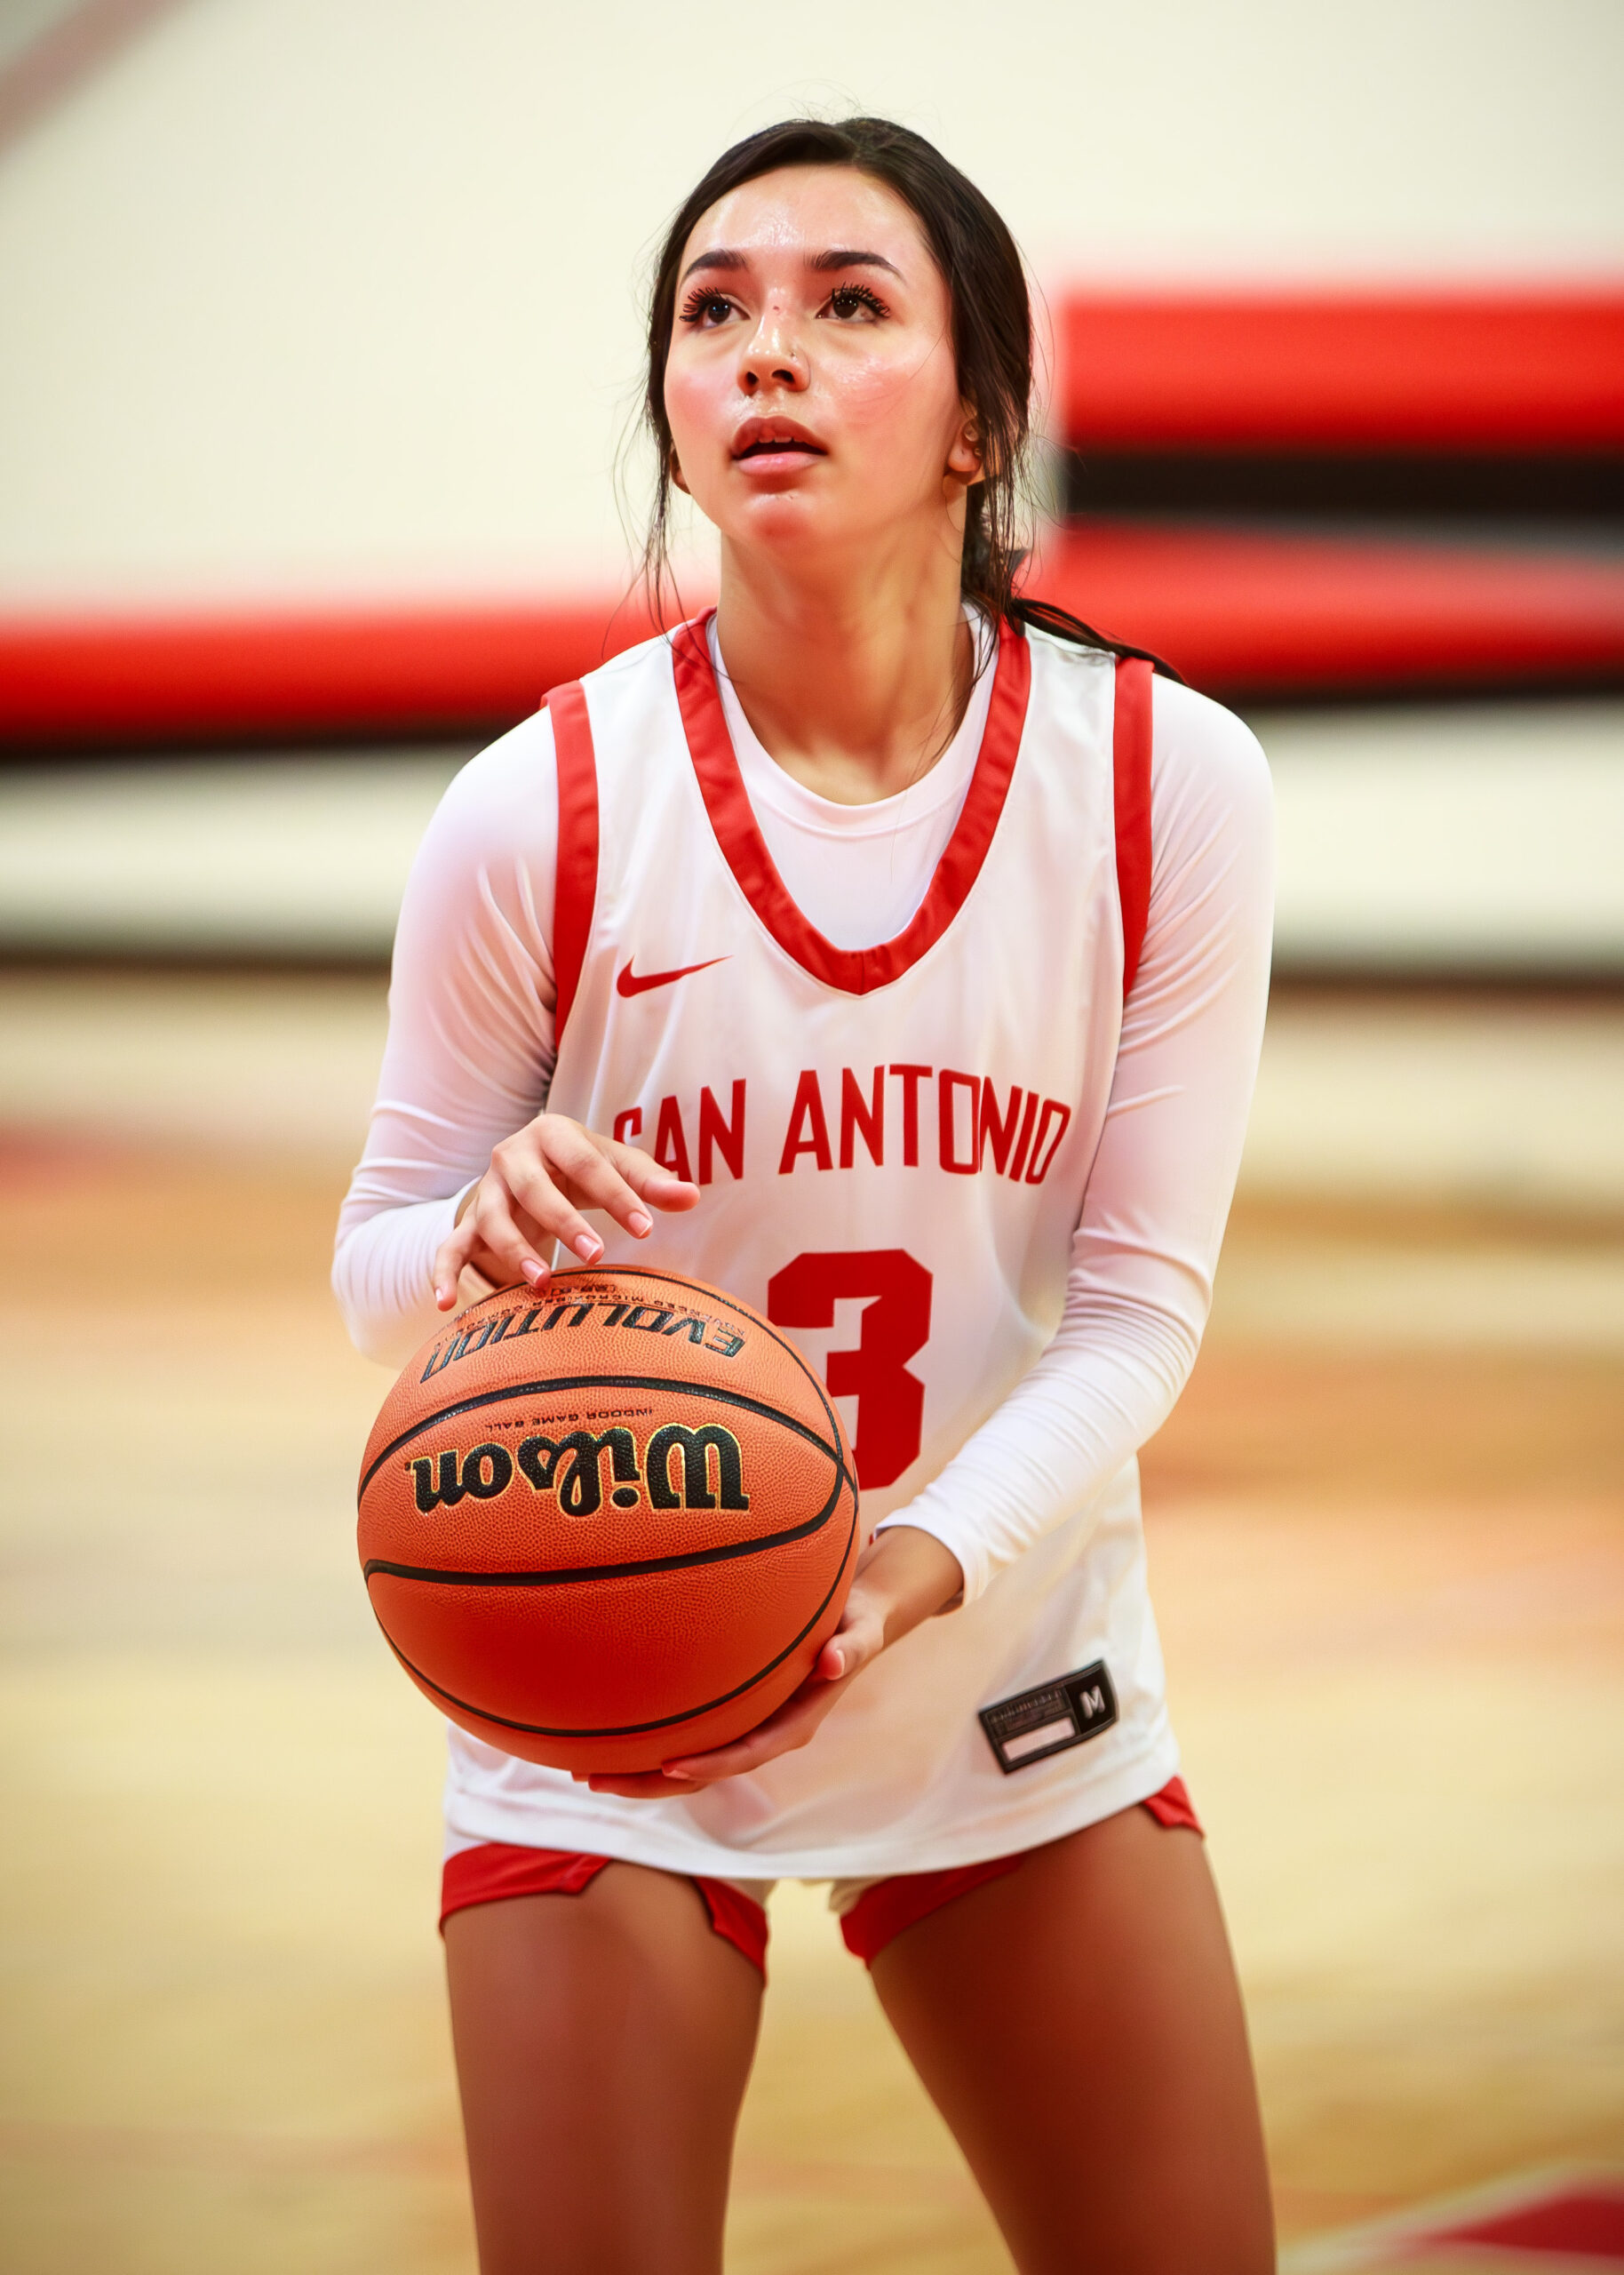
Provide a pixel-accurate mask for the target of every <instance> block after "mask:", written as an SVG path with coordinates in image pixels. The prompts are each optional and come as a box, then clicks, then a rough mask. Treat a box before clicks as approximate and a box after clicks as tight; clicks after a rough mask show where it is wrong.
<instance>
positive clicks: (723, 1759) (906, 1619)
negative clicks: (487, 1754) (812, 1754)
mask: <svg viewBox="0 0 1624 2275" xmlns="http://www.w3.org/2000/svg"><path fill="white" fill-rule="evenodd" d="M963 1588H964V1574H963V1572H962V1571H961V1570H960V1569H959V1559H958V1558H957V1557H956V1556H955V1555H954V1554H953V1553H952V1551H951V1549H949V1548H943V1545H942V1543H941V1542H940V1541H939V1540H937V1539H936V1538H935V1537H934V1535H932V1534H930V1533H927V1532H920V1531H919V1529H918V1528H917V1527H916V1526H913V1525H896V1526H895V1527H893V1528H892V1529H891V1530H889V1531H888V1532H882V1533H880V1534H878V1535H877V1536H876V1537H875V1538H874V1539H873V1540H872V1541H871V1542H870V1543H869V1545H868V1546H867V1547H866V1548H865V1549H864V1552H863V1553H862V1555H861V1556H860V1557H859V1558H858V1560H857V1569H856V1577H854V1579H853V1581H852V1584H851V1593H850V1594H849V1595H848V1597H847V1599H846V1609H845V1611H844V1612H843V1613H842V1615H841V1617H840V1625H839V1626H838V1627H837V1628H836V1629H835V1631H834V1633H833V1634H832V1636H831V1637H830V1638H829V1640H828V1641H827V1642H826V1643H825V1644H824V1648H823V1649H822V1650H821V1651H820V1652H819V1654H818V1657H817V1664H816V1666H815V1667H814V1668H813V1670H812V1672H811V1673H810V1674H809V1675H808V1677H807V1679H806V1680H805V1681H804V1682H803V1683H802V1684H801V1686H800V1689H799V1690H797V1691H794V1692H793V1693H792V1695H791V1696H789V1697H788V1698H786V1699H785V1700H784V1704H783V1705H782V1706H780V1707H779V1709H778V1711H777V1712H776V1714H769V1715H768V1719H767V1720H766V1721H764V1722H762V1723H760V1725H759V1726H758V1727H757V1728H755V1729H753V1730H749V1731H746V1733H745V1735H744V1736H743V1737H742V1738H736V1739H735V1740H734V1742H733V1744H731V1745H720V1746H718V1747H717V1748H716V1749H715V1751H714V1752H711V1753H689V1754H683V1755H681V1756H680V1757H678V1758H677V1759H675V1760H671V1761H668V1762H666V1764H665V1767H664V1768H662V1769H650V1770H646V1771H643V1772H642V1773H641V1774H633V1775H632V1776H625V1777H613V1776H597V1775H595V1774H594V1775H593V1776H586V1775H585V1773H583V1772H581V1771H577V1773H576V1779H577V1784H585V1785H590V1786H591V1788H592V1790H593V1792H594V1793H621V1794H624V1795H625V1797H626V1799H627V1800H638V1801H642V1800H665V1801H668V1800H673V1799H675V1798H676V1796H677V1795H679V1794H683V1793H697V1792H700V1791H701V1790H702V1789H703V1788H704V1787H705V1786H706V1785H714V1784H716V1783H717V1781H718V1780H719V1779H720V1778H722V1777H741V1776H744V1773H745V1771H746V1770H751V1769H760V1767H761V1766H762V1764H763V1763H764V1762H768V1761H771V1760H774V1759H775V1758H776V1756H777V1755H779V1754H781V1753H792V1752H794V1751H795V1749H796V1748H797V1746H803V1745H805V1744H807V1743H808V1740H809V1739H810V1738H811V1737H812V1736H813V1734H814V1733H815V1732H816V1728H817V1727H818V1724H819V1723H820V1722H821V1721H822V1720H823V1719H824V1715H825V1714H827V1713H828V1712H829V1710H830V1708H831V1707H832V1705H833V1704H834V1703H835V1701H836V1700H837V1699H838V1698H840V1696H842V1695H843V1693H844V1692H845V1691H846V1689H847V1688H848V1686H849V1685H850V1684H852V1683H854V1682H855V1681H856V1679H857V1677H858V1676H859V1675H860V1674H861V1673H862V1672H863V1670H864V1667H865V1666H867V1665H868V1664H870V1662H871V1661H872V1660H874V1659H877V1658H878V1657H879V1656H880V1653H881V1651H883V1650H884V1649H885V1648H886V1647H887V1645H888V1644H890V1643H895V1642H896V1640H897V1638H898V1636H899V1635H905V1634H906V1633H907V1632H908V1631H909V1629H910V1628H911V1627H917V1626H918V1625H919V1623H920V1621H921V1620H925V1619H928V1618H930V1617H931V1616H932V1614H933V1613H935V1612H938V1611H945V1610H946V1609H947V1608H948V1606H949V1605H950V1604H951V1603H953V1602H955V1601H956V1600H957V1599H958V1597H959V1594H960V1593H962V1591H963Z"/></svg>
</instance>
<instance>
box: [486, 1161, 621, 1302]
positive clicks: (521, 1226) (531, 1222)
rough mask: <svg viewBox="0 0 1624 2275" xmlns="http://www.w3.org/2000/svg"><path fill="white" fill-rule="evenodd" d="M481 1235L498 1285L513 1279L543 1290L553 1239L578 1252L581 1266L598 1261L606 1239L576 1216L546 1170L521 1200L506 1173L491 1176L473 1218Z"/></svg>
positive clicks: (490, 1272) (530, 1184)
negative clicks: (546, 1253) (601, 1237)
mask: <svg viewBox="0 0 1624 2275" xmlns="http://www.w3.org/2000/svg"><path fill="white" fill-rule="evenodd" d="M465 1221H466V1222H469V1223H472V1224H473V1225H474V1227H475V1230H476V1233H477V1243H478V1244H477V1246H476V1248H475V1249H474V1253H475V1254H476V1255H477V1254H478V1253H479V1252H480V1250H481V1249H484V1250H486V1251H488V1252H489V1255H490V1259H491V1262H490V1263H482V1265H481V1269H482V1271H483V1272H484V1273H486V1275H487V1277H490V1276H492V1271H493V1266H494V1277H495V1278H496V1281H497V1282H498V1285H501V1284H502V1283H504V1282H506V1281H511V1280H525V1281H529V1284H530V1286H531V1287H532V1288H539V1287H540V1286H541V1285H542V1283H543V1282H544V1281H545V1280H546V1278H547V1276H548V1268H549V1267H548V1264H547V1259H546V1255H545V1250H546V1249H550V1248H551V1247H552V1245H553V1241H561V1242H562V1243H563V1245H564V1246H565V1247H566V1248H568V1249H572V1250H573V1251H574V1253H575V1254H576V1255H577V1256H578V1257H580V1259H581V1261H582V1263H583V1264H595V1263H596V1262H597V1260H598V1258H599V1257H601V1255H602V1253H603V1242H602V1241H601V1240H600V1239H599V1237H598V1235H597V1233H594V1232H593V1228H592V1226H591V1225H589V1224H588V1223H587V1222H586V1219H585V1217H582V1216H580V1215H578V1214H577V1211H576V1210H575V1209H572V1208H571V1207H570V1205H569V1201H566V1200H565V1199H564V1197H563V1195H562V1193H560V1192H559V1191H558V1189H557V1187H556V1186H555V1185H553V1183H552V1182H551V1180H550V1179H549V1178H548V1177H546V1175H545V1172H540V1171H538V1172H537V1176H536V1177H534V1178H533V1179H531V1180H530V1181H529V1184H528V1185H527V1189H526V1191H525V1192H524V1193H523V1196H522V1198H521V1199H516V1198H515V1196H514V1194H513V1193H512V1192H511V1191H510V1190H509V1187H508V1184H507V1181H506V1175H503V1176H498V1177H492V1178H491V1179H490V1182H489V1184H488V1185H487V1187H486V1189H485V1190H484V1191H483V1192H482V1193H481V1195H480V1198H479V1201H478V1202H477V1203H476V1205H475V1207H474V1209H473V1210H472V1212H471V1214H470V1216H469V1217H467V1218H466V1219H465Z"/></svg>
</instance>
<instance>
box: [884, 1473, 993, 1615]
mask: <svg viewBox="0 0 1624 2275" xmlns="http://www.w3.org/2000/svg"><path fill="white" fill-rule="evenodd" d="M893 1525H912V1527H913V1529H914V1530H915V1532H927V1533H928V1534H929V1535H930V1537H931V1538H932V1539H933V1540H939V1541H940V1542H941V1544H942V1545H943V1548H945V1549H946V1550H947V1551H948V1552H949V1553H950V1554H951V1555H953V1556H956V1557H957V1558H958V1560H959V1570H960V1571H961V1572H962V1573H963V1574H964V1595H963V1599H962V1600H961V1601H960V1603H959V1606H958V1607H957V1608H959V1610H960V1611H962V1610H963V1608H964V1606H965V1605H966V1604H969V1603H974V1602H975V1599H976V1597H977V1596H979V1595H981V1594H983V1593H985V1590H986V1588H987V1585H988V1584H989V1582H990V1581H991V1577H992V1564H991V1559H990V1558H989V1556H988V1554H987V1552H986V1548H985V1546H984V1545H983V1543H982V1542H980V1541H979V1540H977V1539H976V1538H975V1535H974V1533H973V1532H972V1530H971V1529H970V1527H969V1526H967V1524H965V1523H964V1522H963V1521H962V1520H958V1521H955V1519H954V1517H953V1516H952V1514H951V1512H950V1511H948V1510H945V1509H938V1508H935V1507H933V1506H932V1505H931V1499H930V1492H929V1489H928V1488H927V1489H926V1491H925V1492H923V1493H922V1494H921V1495H920V1496H919V1499H918V1500H917V1501H911V1502H910V1503H909V1504H908V1505H907V1507H906V1508H903V1509H893V1510H892V1512H891V1513H890V1515H889V1516H888V1517H881V1518H880V1522H879V1523H878V1524H877V1525H876V1526H875V1527H874V1537H875V1538H876V1539H878V1538H879V1537H880V1534H881V1533H882V1532H888V1531H889V1530H890V1529H891V1528H892V1526H893Z"/></svg>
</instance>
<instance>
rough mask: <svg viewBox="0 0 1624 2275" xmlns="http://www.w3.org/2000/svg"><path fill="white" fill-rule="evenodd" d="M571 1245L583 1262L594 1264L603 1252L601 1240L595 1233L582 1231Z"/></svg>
mask: <svg viewBox="0 0 1624 2275" xmlns="http://www.w3.org/2000/svg"><path fill="white" fill-rule="evenodd" d="M573 1246H574V1249H575V1252H576V1254H577V1256H578V1257H580V1259H581V1261H582V1263H583V1264H596V1262H597V1261H598V1258H599V1257H601V1255H602V1253H603V1242H602V1241H601V1240H600V1239H599V1238H598V1235H597V1234H596V1233H582V1234H581V1236H580V1238H579V1239H578V1240H577V1241H575V1242H574V1243H573Z"/></svg>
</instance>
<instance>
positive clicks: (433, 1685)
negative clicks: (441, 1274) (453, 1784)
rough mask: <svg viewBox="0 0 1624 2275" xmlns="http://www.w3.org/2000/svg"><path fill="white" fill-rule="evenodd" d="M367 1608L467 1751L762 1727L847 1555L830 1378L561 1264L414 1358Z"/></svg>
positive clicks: (655, 1285) (592, 1746) (386, 1464)
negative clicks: (476, 1745)
mask: <svg viewBox="0 0 1624 2275" xmlns="http://www.w3.org/2000/svg"><path fill="white" fill-rule="evenodd" d="M359 1503H360V1522H359V1526H358V1532H357V1538H358V1545H359V1548H360V1552H361V1563H362V1572H363V1574H364V1575H365V1577H366V1584H367V1592H368V1594H369V1596H370V1599H371V1603H372V1608H373V1611H374V1612H375V1614H376V1615H377V1617H378V1624H379V1625H380V1626H381V1627H382V1629H383V1631H384V1634H385V1636H386V1638H387V1640H388V1641H389V1644H390V1646H391V1648H393V1650H394V1653H395V1656H397V1658H399V1660H400V1662H401V1664H402V1666H403V1667H404V1668H405V1670H406V1672H407V1673H408V1674H409V1675H410V1677H411V1679H412V1680H413V1681H414V1682H415V1683H416V1684H417V1685H418V1688H419V1689H420V1690H422V1691H423V1692H424V1693H425V1695H426V1696H427V1697H429V1698H430V1699H432V1700H433V1701H434V1704H435V1705H436V1706H438V1707H439V1708H440V1709H441V1710H442V1712H444V1713H446V1714H448V1715H450V1718H451V1720H453V1721H455V1722H458V1723H459V1724H460V1725H461V1727H462V1728H464V1729H466V1730H469V1731H471V1732H472V1733H473V1734H474V1736H475V1737H480V1738H483V1739H485V1740H486V1741H487V1743H488V1744H491V1745H494V1746H499V1747H500V1748H501V1749H502V1751H503V1752H506V1753H513V1754H519V1755H521V1756H522V1757H523V1759H524V1760H528V1761H539V1762H547V1763H551V1764H552V1765H553V1766H554V1767H555V1768H561V1769H581V1770H601V1771H606V1772H607V1771H614V1770H622V1771H624V1770H635V1769H650V1768H657V1767H658V1766H659V1764H660V1763H661V1762H663V1761H669V1760H672V1759H673V1757H674V1756H676V1755H678V1754H683V1753H695V1752H702V1751H704V1750H705V1748H707V1747H710V1746H715V1745H723V1744H727V1743H728V1741H729V1740H730V1739H732V1738H736V1737H738V1736H742V1735H743V1733H744V1731H746V1730H749V1729H753V1728H754V1727H755V1726H756V1724H757V1723H758V1722H760V1721H763V1720H765V1719H766V1717H767V1716H768V1714H770V1713H772V1712H773V1711H774V1710H775V1708H776V1707H778V1706H780V1705H782V1704H783V1703H784V1700H785V1699H786V1698H787V1697H788V1696H789V1695H790V1693H791V1692H792V1690H793V1689H794V1688H796V1686H797V1685H798V1684H799V1683H800V1682H801V1681H803V1680H805V1678H806V1676H807V1675H808V1673H809V1672H811V1669H812V1667H813V1664H815V1662H816V1658H817V1655H818V1653H819V1651H820V1650H821V1649H822V1648H823V1646H824V1642H825V1641H826V1640H827V1639H828V1637H829V1636H830V1635H831V1634H832V1632H833V1630H834V1628H835V1625H836V1624H837V1623H838V1621H839V1619H840V1611H841V1608H842V1607H843V1606H844V1603H845V1600H846V1594H847V1591H848V1588H849V1586H850V1585H851V1575H852V1569H853V1567H854V1565H855V1564H856V1558H857V1554H858V1552H859V1550H860V1549H861V1547H862V1545H863V1533H862V1529H861V1527H860V1524H859V1520H858V1510H857V1488H856V1472H855V1470H854V1468H853V1465H852V1458H851V1453H850V1449H849V1448H848V1445H847V1442H846V1437H845V1433H844V1432H843V1430H842V1429H841V1426H840V1417H839V1416H838V1415H837V1414H836V1412H835V1410H834V1408H833V1406H832V1404H831V1402H830V1401H829V1398H828V1396H827V1394H826V1393H825V1392H824V1386H823V1385H822V1384H821V1383H820V1382H819V1381H818V1379H817V1377H816V1375H815V1374H814V1373H813V1372H812V1370H811V1369H810V1368H809V1367H808V1364H807V1362H806V1361H805V1360H804V1359H803V1358H802V1357H801V1356H800V1353H799V1352H798V1351H797V1350H796V1349H795V1348H794V1346H793V1345H792V1344H790V1343H788V1342H786V1341H785V1340H784V1337H782V1336H781V1335H780V1334H779V1333H778V1332H777V1330H776V1329H775V1328H773V1327H770V1326H769V1325H768V1322H767V1321H765V1320H764V1319H762V1318H761V1317H760V1314H759V1313H755V1312H753V1311H752V1310H751V1309H750V1308H749V1306H748V1305H744V1304H741V1303H739V1302H738V1301H737V1300H736V1298H735V1297H731V1296H727V1295H723V1294H722V1293H721V1292H720V1289H715V1288H707V1287H705V1285H704V1284H703V1283H702V1282H700V1281H693V1280H683V1279H680V1278H678V1277H677V1276H676V1275H675V1274H674V1273H664V1272H651V1271H641V1270H610V1271H594V1272H560V1273H554V1274H553V1278H552V1280H551V1281H549V1283H548V1285H547V1286H546V1288H545V1289H544V1290H543V1291H542V1292H541V1294H540V1295H537V1294H536V1293H535V1292H534V1291H533V1290H532V1289H529V1288H506V1289H500V1290H498V1293H496V1294H494V1295H491V1296H487V1297H485V1298H484V1299H483V1300H482V1302H480V1303H477V1304H474V1305H471V1306H470V1307H469V1309H468V1310H466V1312H464V1313H461V1315H460V1316H459V1317H458V1319H457V1320H455V1321H447V1323H446V1325H445V1326H444V1327H443V1328H442V1329H441V1330H440V1331H439V1332H438V1333H437V1334H436V1335H434V1337H432V1338H431V1339H430V1340H429V1341H428V1342H427V1343H426V1344H425V1345H423V1347H422V1349H421V1350H420V1351H418V1352H417V1353H415V1354H414V1355H413V1357H412V1358H411V1360H410V1361H409V1363H408V1364H407V1366H406V1367H405V1369H403V1371H402V1374H401V1377H400V1379H399V1380H398V1381H397V1382H396V1384H395V1385H394V1389H393V1390H392V1391H391V1392H390V1393H389V1395H388V1397H387V1398H386V1400H385V1401H384V1404H383V1409H382V1410H381V1412H380V1413H379V1415H378V1420H377V1422H376V1423H375V1425H373V1429H372V1434H371V1436H370V1439H369V1440H368V1441H367V1449H366V1454H365V1456H364V1457H363V1460H362V1470H361V1488H360V1496H359Z"/></svg>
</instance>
